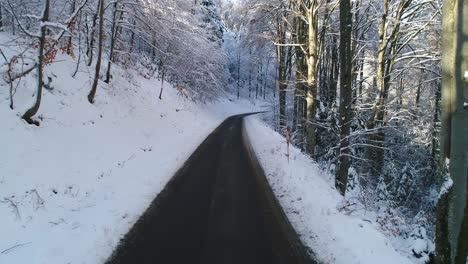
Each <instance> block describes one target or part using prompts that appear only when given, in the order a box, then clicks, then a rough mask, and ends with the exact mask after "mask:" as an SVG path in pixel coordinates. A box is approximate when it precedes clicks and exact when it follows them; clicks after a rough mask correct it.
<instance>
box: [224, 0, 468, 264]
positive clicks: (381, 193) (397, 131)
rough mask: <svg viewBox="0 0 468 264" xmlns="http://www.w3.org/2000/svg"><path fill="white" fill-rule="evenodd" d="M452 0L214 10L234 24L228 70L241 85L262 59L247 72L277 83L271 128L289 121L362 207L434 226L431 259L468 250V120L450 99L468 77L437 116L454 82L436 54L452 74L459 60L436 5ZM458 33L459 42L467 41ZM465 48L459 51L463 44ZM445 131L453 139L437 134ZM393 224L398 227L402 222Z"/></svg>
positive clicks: (315, 1)
mask: <svg viewBox="0 0 468 264" xmlns="http://www.w3.org/2000/svg"><path fill="white" fill-rule="evenodd" d="M461 2H463V1H442V0H432V1H427V0H383V1H371V0H358V1H345V0H341V1H333V0H298V1H292V0H273V1H271V0H269V1H262V0H258V1H249V0H244V1H241V3H242V4H239V3H237V4H236V3H235V2H230V3H227V4H224V6H223V13H222V15H223V16H224V19H226V20H227V21H228V24H231V25H230V26H231V28H234V30H235V31H236V32H238V34H241V38H240V39H241V43H240V44H238V45H237V46H238V47H239V49H240V51H238V53H242V54H244V56H245V58H244V59H243V60H242V61H243V63H242V64H241V65H237V66H236V67H238V68H243V69H244V70H242V69H241V70H240V71H239V69H238V72H240V76H237V78H238V79H241V80H243V83H244V87H250V86H251V82H252V79H255V77H252V70H253V69H255V68H260V69H261V68H265V67H268V66H269V67H270V72H267V73H265V74H262V75H258V74H256V75H257V78H258V76H260V78H261V79H263V82H268V83H274V84H275V85H272V86H271V87H270V89H269V91H267V93H270V95H272V96H273V98H275V99H273V105H274V107H273V108H272V109H273V111H275V113H276V115H275V116H277V118H274V119H273V120H272V125H273V126H274V127H275V129H276V130H277V131H279V132H280V133H285V131H286V128H287V127H290V128H291V130H292V131H293V139H294V142H295V145H296V146H298V147H300V148H301V149H302V150H303V151H305V152H306V153H308V154H309V155H310V156H311V157H312V159H314V160H315V161H317V162H319V164H321V166H322V167H323V168H324V169H326V170H329V171H330V172H331V173H332V174H335V179H336V180H335V181H336V187H337V189H338V190H339V191H340V193H341V194H342V195H345V194H346V192H351V193H352V195H351V197H353V198H356V197H354V196H355V194H356V193H357V199H359V200H360V201H362V202H363V203H364V204H366V206H369V208H373V210H376V211H382V210H383V211H385V212H384V215H385V216H384V217H383V220H382V222H384V225H385V224H389V225H391V224H390V223H391V222H392V221H395V219H397V218H400V217H401V218H402V219H404V221H405V222H407V223H408V224H409V225H410V226H411V225H413V227H415V226H416V227H424V228H425V229H426V230H427V231H428V233H429V236H430V237H431V238H432V239H435V237H437V241H436V242H437V243H436V248H437V249H436V253H437V254H436V258H435V260H436V261H437V262H438V263H450V262H451V261H454V259H455V258H456V259H457V263H462V260H465V259H466V251H467V247H466V242H463V241H466V240H467V239H466V236H465V235H464V234H465V233H466V222H467V219H466V218H467V217H466V213H465V214H464V210H465V209H464V208H466V206H464V204H465V203H466V202H465V200H466V197H467V196H466V188H464V187H463V186H466V178H467V175H466V172H463V171H464V170H466V167H467V165H466V164H467V161H466V160H463V158H464V157H466V146H467V145H466V137H467V136H466V133H465V135H464V136H462V134H463V132H462V131H463V129H462V128H461V126H463V127H465V128H466V127H468V123H467V121H466V110H464V111H465V112H464V113H465V114H464V117H462V115H463V114H462V113H463V110H462V109H461V108H460V107H463V100H465V101H466V99H463V93H465V98H466V83H465V85H464V87H465V88H463V84H461V83H458V84H456V85H455V86H456V87H457V89H459V92H458V97H457V98H452V99H451V100H453V101H454V102H457V103H452V104H451V105H452V106H451V107H453V108H454V109H458V111H461V112H460V113H459V114H458V116H457V115H455V117H453V118H455V119H454V120H455V121H447V120H446V119H445V118H449V117H444V116H445V115H447V113H449V112H450V111H455V112H457V110H447V108H445V107H449V106H444V99H443V98H445V97H444V93H445V96H447V94H450V93H452V94H453V92H450V91H449V90H448V89H449V88H448V86H450V84H448V83H449V81H447V80H444V78H445V79H448V78H452V79H453V78H455V77H447V76H446V75H444V74H447V72H445V71H446V70H447V68H446V67H447V66H446V65H445V64H443V63H442V64H441V57H443V56H447V55H448V54H452V56H451V57H446V58H445V60H447V61H446V63H449V64H451V65H452V66H451V67H453V68H454V73H453V74H456V73H455V71H456V70H455V69H456V65H459V64H453V63H456V61H457V60H460V61H462V58H461V57H460V56H462V55H460V54H459V55H457V56H458V57H457V56H455V55H453V53H452V52H454V51H451V50H453V49H456V47H454V46H453V45H454V44H453V43H454V42H455V39H453V38H451V37H455V36H456V30H454V29H453V28H454V24H452V25H451V26H448V25H446V26H444V32H443V33H442V31H443V30H442V18H443V14H444V16H450V17H451V18H454V17H456V16H457V15H456V14H457V13H456V12H457V11H456V10H455V9H457V8H458V10H459V9H463V7H462V4H461ZM443 4H444V8H445V9H444V11H443V12H442V9H443V8H442V6H443ZM465 5H466V4H465ZM465 10H466V7H465ZM459 12H461V11H459ZM446 20H447V19H446V18H444V23H445V22H446ZM454 21H455V22H454ZM457 21H458V22H457ZM462 21H463V17H462V16H461V17H460V18H458V20H456V19H455V20H452V23H455V25H456V23H459V24H458V26H459V27H460V28H459V29H458V30H463V29H462V27H463V26H462V24H463V22H462ZM466 24H467V23H466V19H465V20H464V25H466ZM465 27H466V26H465ZM449 28H450V30H451V31H450V32H449V30H448V29H449ZM442 34H443V35H444V36H451V37H450V38H449V37H445V38H444V41H447V43H446V44H445V45H446V46H444V42H442ZM242 39H243V40H244V41H242ZM465 42H466V41H465ZM463 43H464V42H460V44H459V45H461V46H462V47H463V45H465V47H466V44H463ZM252 53H253V54H255V55H254V56H251V55H250V54H252ZM464 56H465V61H466V52H465V55H464ZM269 58H274V60H269ZM274 61H276V62H277V63H274ZM461 63H463V62H461ZM465 63H466V62H465ZM265 64H266V65H265ZM270 64H271V65H273V66H271V65H270ZM442 66H446V67H445V68H444V67H442ZM458 67H460V65H459V66H458ZM459 71H460V69H459ZM254 72H255V70H254ZM444 76H445V77H444ZM459 76H461V74H459ZM257 82H258V81H257ZM444 82H445V83H444ZM453 89H455V88H453ZM463 89H465V90H463ZM245 91H247V88H245ZM463 91H464V92H463ZM276 94H278V98H276V97H275V95H276ZM245 96H248V97H251V96H253V95H251V94H250V93H248V94H247V92H246V93H245ZM441 99H442V100H441ZM447 100H448V99H447ZM457 100H458V101H457ZM465 104H466V103H465ZM456 107H458V108H456ZM465 109H466V105H465ZM450 118H452V117H450ZM463 118H464V119H463ZM450 122H456V123H451V126H452V127H454V126H458V128H456V131H458V132H454V131H453V130H450V128H448V127H447V126H450V124H447V123H450ZM462 123H463V125H462ZM441 126H442V127H441ZM450 131H452V132H450ZM465 131H466V129H465ZM450 133H452V134H453V133H455V135H457V136H456V137H457V139H456V140H454V139H453V138H452V141H450V139H447V138H446V137H447V134H450ZM444 135H445V136H444ZM441 136H442V140H443V141H446V142H441V141H440V138H441ZM459 140H460V141H459ZM455 142H459V143H455ZM441 144H442V145H441ZM447 144H448V145H451V144H457V145H458V146H459V147H457V150H453V149H452V151H458V152H457V153H458V154H457V155H458V156H457V162H458V163H457V164H458V165H455V166H456V168H457V169H453V167H455V166H453V165H452V166H450V167H451V168H450V169H453V170H459V171H458V172H452V178H453V179H456V178H457V177H459V181H458V182H456V183H455V186H458V187H454V189H457V188H458V191H457V192H458V193H457V194H449V192H447V193H445V192H446V191H447V186H448V182H450V179H449V178H448V177H447V176H445V175H446V172H447V169H448V168H447V166H446V162H445V160H446V158H447V157H449V156H450V155H449V153H450V151H448V152H447V150H444V148H445V149H447V148H449V147H447ZM462 146H463V147H462ZM462 148H463V149H465V150H464V151H463V150H461V149H462ZM463 153H464V154H463ZM452 162H453V161H452ZM462 164H464V165H462ZM456 173H458V176H455V174H456ZM356 190H357V191H356ZM438 194H440V195H442V196H441V197H442V198H441V200H440V201H441V202H440V203H438V201H439V195H438ZM350 199H351V198H350ZM460 203H461V205H460ZM452 214H455V215H456V217H451V215H452ZM448 215H449V217H448V218H447V216H448ZM463 215H465V216H463ZM436 219H439V221H435V220H436ZM444 221H445V222H444ZM454 221H455V222H454ZM436 226H437V228H435V227H436ZM410 229H411V228H410ZM436 229H437V230H436ZM463 230H464V231H463ZM401 231H402V233H401V235H402V236H405V235H408V233H409V231H408V230H401ZM436 231H437V232H436ZM405 232H408V233H406V234H405ZM460 234H461V235H460ZM458 236H459V237H458ZM457 239H458V240H457ZM449 240H450V242H449ZM450 247H451V249H450ZM454 247H457V250H454ZM463 263H464V262H463Z"/></svg>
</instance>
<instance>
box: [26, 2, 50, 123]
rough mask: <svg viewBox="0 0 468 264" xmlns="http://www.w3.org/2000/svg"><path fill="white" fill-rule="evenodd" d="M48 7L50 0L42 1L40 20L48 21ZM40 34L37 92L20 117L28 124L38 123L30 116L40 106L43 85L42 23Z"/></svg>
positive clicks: (45, 29) (44, 30)
mask: <svg viewBox="0 0 468 264" xmlns="http://www.w3.org/2000/svg"><path fill="white" fill-rule="evenodd" d="M49 8H50V0H45V2H44V9H43V10H44V11H43V13H42V18H41V22H42V23H46V22H47V21H49ZM40 32H41V35H40V36H39V54H38V60H39V65H38V66H37V92H36V102H35V103H34V105H33V106H32V107H31V108H29V110H28V111H26V113H24V115H23V116H22V118H23V119H24V120H25V121H26V122H28V123H29V124H35V125H39V122H38V121H34V120H32V119H31V118H32V117H33V116H34V115H35V114H37V111H39V107H40V106H41V99H42V86H43V81H42V79H43V71H44V47H45V42H46V32H47V28H46V26H44V25H41V30H40Z"/></svg>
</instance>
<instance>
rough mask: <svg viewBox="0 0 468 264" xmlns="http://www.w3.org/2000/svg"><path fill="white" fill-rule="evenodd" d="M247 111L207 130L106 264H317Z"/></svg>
mask: <svg viewBox="0 0 468 264" xmlns="http://www.w3.org/2000/svg"><path fill="white" fill-rule="evenodd" d="M244 116H245V115H240V116H234V117H230V118H228V119H227V120H226V121H224V122H223V123H222V124H221V125H220V126H219V127H218V128H217V129H216V130H215V131H214V132H213V133H212V134H211V135H210V136H208V138H207V139H206V140H205V141H204V142H203V143H202V144H201V145H200V147H199V148H198V149H197V150H196V151H195V153H194V154H193V155H192V156H191V157H190V158H189V160H188V161H187V162H186V163H185V165H184V166H183V167H182V168H181V169H180V170H179V171H178V172H177V173H176V175H175V176H174V177H173V179H172V180H171V181H170V182H169V183H168V184H167V186H166V187H165V189H164V190H163V191H162V192H161V193H160V194H159V195H158V197H157V198H156V199H155V200H154V201H153V202H152V204H151V205H150V207H149V208H148V209H147V211H146V212H145V213H144V214H143V215H142V217H141V218H140V219H139V220H138V221H137V223H136V224H135V225H134V227H133V228H132V229H131V230H130V232H129V233H128V234H127V235H126V236H125V238H124V239H123V240H122V241H121V243H120V245H119V246H118V248H117V249H116V250H115V252H114V253H113V255H112V256H111V258H110V259H109V260H108V261H107V263H109V264H117V263H122V264H123V263H125V264H127V263H128V264H130V263H139V264H145V263H160V264H178V263H184V264H186V263H203V264H229V263H232V264H234V263H235V264H240V263H242V264H249V263H252V264H253V263H255V264H262V263H268V264H275V263H278V264H280V263H281V264H283V263H284V264H286V263H287V264H295V263H301V264H303V263H304V264H305V263H313V261H312V260H311V258H310V257H309V254H307V252H306V250H305V248H304V247H303V245H302V244H301V242H300V240H299V239H298V237H297V235H296V233H295V232H294V230H293V229H292V227H291V225H290V224H289V222H288V220H287V218H286V216H285V214H284V212H283V211H282V209H281V207H280V206H279V204H278V201H277V200H276V198H275V197H274V195H273V193H272V191H271V188H270V186H269V185H268V183H267V181H266V178H265V176H264V174H263V171H262V169H261V167H260V166H259V164H258V161H257V159H256V157H255V155H254V154H253V151H252V150H251V148H250V144H249V143H248V139H247V138H246V135H245V133H243V128H242V126H243V117H244Z"/></svg>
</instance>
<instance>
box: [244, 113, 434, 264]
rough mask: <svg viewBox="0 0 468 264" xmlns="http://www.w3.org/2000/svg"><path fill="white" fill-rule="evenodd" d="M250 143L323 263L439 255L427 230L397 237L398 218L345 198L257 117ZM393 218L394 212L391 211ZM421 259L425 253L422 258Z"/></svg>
mask: <svg viewBox="0 0 468 264" xmlns="http://www.w3.org/2000/svg"><path fill="white" fill-rule="evenodd" d="M245 123H246V128H247V132H248V135H249V137H250V141H251V143H252V145H253V147H254V150H255V152H256V154H257V156H258V158H259V161H260V163H261V165H262V166H263V168H264V170H265V174H266V176H267V179H268V181H269V183H270V185H271V186H272V188H273V191H274V193H275V194H276V196H277V198H278V200H279V201H280V204H281V205H282V207H283V209H284V211H285V213H286V214H287V216H288V218H289V220H290V221H291V223H292V225H293V226H294V228H295V229H296V231H297V232H298V233H299V235H300V236H301V239H302V241H303V242H304V243H305V245H306V246H307V247H309V248H310V249H311V250H312V251H313V252H314V254H315V255H316V257H317V259H318V260H319V261H321V262H322V263H337V264H339V263H343V264H344V263H346V264H349V263H369V264H375V263H388V264H391V263H399V264H402V263H424V261H426V260H428V256H424V254H425V253H427V252H431V251H432V250H433V248H431V247H433V245H431V244H430V242H428V241H429V240H428V239H427V234H426V233H425V229H424V228H422V227H414V231H413V232H411V234H409V236H408V237H407V239H402V238H401V237H400V236H396V234H394V233H392V232H391V231H392V230H391V227H395V225H396V224H397V223H395V225H392V224H391V223H387V222H386V221H389V222H391V221H396V218H395V217H393V218H392V216H389V215H385V210H384V212H382V213H378V212H373V211H371V210H366V208H365V207H364V206H363V205H362V204H360V203H359V201H357V199H356V200H354V199H351V200H349V199H343V197H342V196H340V195H339V193H338V192H337V191H336V189H335V187H334V178H333V176H332V175H330V174H329V173H327V172H324V171H322V170H320V169H319V166H318V165H317V164H316V163H315V162H313V161H312V160H311V159H310V158H309V157H308V156H306V155H305V154H303V153H301V151H300V150H299V149H297V148H295V147H290V160H289V161H288V158H287V156H286V155H287V145H286V140H285V139H284V138H283V137H282V136H281V135H279V134H278V133H276V132H274V131H273V130H271V129H270V128H269V127H268V126H267V125H265V124H264V123H262V122H261V121H259V120H258V119H256V118H254V117H249V118H248V119H247V120H246V122H245ZM387 213H388V212H387ZM415 254H420V255H421V256H419V257H420V258H416V257H415Z"/></svg>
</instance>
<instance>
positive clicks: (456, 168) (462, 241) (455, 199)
mask: <svg viewBox="0 0 468 264" xmlns="http://www.w3.org/2000/svg"><path fill="white" fill-rule="evenodd" d="M467 13H468V4H466V1H460V0H452V1H450V2H447V3H445V4H444V7H443V26H442V27H443V38H442V39H443V41H442V102H441V105H442V128H441V133H440V136H441V140H440V144H441V148H440V164H439V166H440V167H441V168H442V169H443V168H444V167H443V165H445V164H446V160H450V163H449V164H448V166H449V167H448V173H449V176H448V177H450V178H451V179H452V181H453V185H452V187H451V188H449V189H448V190H447V192H446V193H445V194H444V195H442V197H441V198H440V199H439V203H438V211H437V212H438V219H437V232H436V262H437V263H456V264H459V263H463V264H464V263H465V262H466V258H467V252H468V212H467V210H468V209H467V207H468V183H467V180H468V138H467V137H466V135H468V126H467V125H466V124H467V123H468V109H467V107H466V106H465V105H464V104H465V100H466V97H468V86H467V83H466V80H463V75H464V74H466V73H465V71H466V69H468V40H467V39H466V38H464V37H462V36H464V35H465V34H466V33H465V32H467V30H468V17H466V16H465V15H464V14H467ZM445 173H446V171H441V174H442V175H446V174H445Z"/></svg>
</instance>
